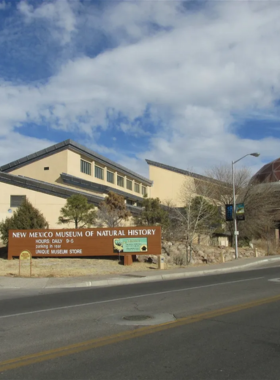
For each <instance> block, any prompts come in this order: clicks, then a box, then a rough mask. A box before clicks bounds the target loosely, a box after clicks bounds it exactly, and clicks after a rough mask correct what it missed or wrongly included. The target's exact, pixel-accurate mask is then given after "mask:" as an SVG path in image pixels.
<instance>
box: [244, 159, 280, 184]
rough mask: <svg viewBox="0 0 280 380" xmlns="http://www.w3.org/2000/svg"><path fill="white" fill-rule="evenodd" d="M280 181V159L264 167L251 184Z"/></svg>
mask: <svg viewBox="0 0 280 380" xmlns="http://www.w3.org/2000/svg"><path fill="white" fill-rule="evenodd" d="M278 181H280V158H277V159H276V160H274V161H272V162H269V163H268V164H266V165H264V166H263V167H262V168H261V169H260V170H259V171H258V172H257V173H256V174H255V175H254V176H253V177H252V179H251V183H254V182H258V183H268V182H278Z"/></svg>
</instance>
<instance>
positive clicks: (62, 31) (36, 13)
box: [18, 0, 76, 44]
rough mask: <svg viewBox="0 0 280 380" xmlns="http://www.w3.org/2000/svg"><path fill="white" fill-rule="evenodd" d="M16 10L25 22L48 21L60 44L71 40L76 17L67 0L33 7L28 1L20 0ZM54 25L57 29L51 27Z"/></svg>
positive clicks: (57, 0) (58, 0) (74, 29)
mask: <svg viewBox="0 0 280 380" xmlns="http://www.w3.org/2000/svg"><path fill="white" fill-rule="evenodd" d="M18 10H19V11H20V12H21V14H22V15H23V16H24V17H25V20H26V22H32V21H34V20H41V21H42V20H46V21H48V22H49V23H50V31H51V32H52V33H53V34H54V36H55V38H57V39H59V40H60V42H61V44H66V43H69V42H70V41H71V37H72V34H73V33H74V32H75V31H76V18H75V14H74V12H73V10H72V8H71V4H70V3H69V2H68V1H67V0H56V1H54V2H53V3H51V2H44V3H42V4H41V5H39V6H37V7H34V6H33V5H31V4H29V3H28V1H21V2H20V3H19V4H18ZM53 26H55V27H56V28H57V29H58V31H55V30H54V29H53Z"/></svg>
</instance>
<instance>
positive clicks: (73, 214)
mask: <svg viewBox="0 0 280 380" xmlns="http://www.w3.org/2000/svg"><path fill="white" fill-rule="evenodd" d="M60 214H61V215H60V216H59V218H58V222H59V224H66V223H67V224H68V223H75V228H83V227H90V226H92V225H93V224H94V223H95V219H96V212H95V210H94V205H93V204H89V203H88V200H87V198H86V197H85V196H83V195H80V194H74V195H72V196H71V197H70V198H68V199H67V202H66V205H65V206H64V207H62V208H61V210H60Z"/></svg>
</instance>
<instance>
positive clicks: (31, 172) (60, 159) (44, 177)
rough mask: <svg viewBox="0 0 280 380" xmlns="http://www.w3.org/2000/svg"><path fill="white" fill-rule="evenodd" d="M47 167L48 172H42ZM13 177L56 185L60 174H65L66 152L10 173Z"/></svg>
mask: <svg viewBox="0 0 280 380" xmlns="http://www.w3.org/2000/svg"><path fill="white" fill-rule="evenodd" d="M44 167H49V170H44ZM10 173H11V174H14V175H23V176H25V177H29V178H34V179H38V180H39V181H45V182H49V183H57V181H58V179H59V177H60V174H61V173H67V150H63V151H62V152H58V153H55V154H53V155H51V156H48V157H45V158H42V159H41V160H39V161H35V162H32V163H31V164H28V165H25V166H23V167H21V168H18V169H16V170H13V171H11V172H10Z"/></svg>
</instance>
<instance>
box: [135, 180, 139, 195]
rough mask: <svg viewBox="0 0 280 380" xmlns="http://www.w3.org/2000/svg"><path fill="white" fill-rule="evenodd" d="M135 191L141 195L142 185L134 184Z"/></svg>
mask: <svg viewBox="0 0 280 380" xmlns="http://www.w3.org/2000/svg"><path fill="white" fill-rule="evenodd" d="M134 191H135V192H136V193H140V185H139V183H136V182H135V183H134Z"/></svg>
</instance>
